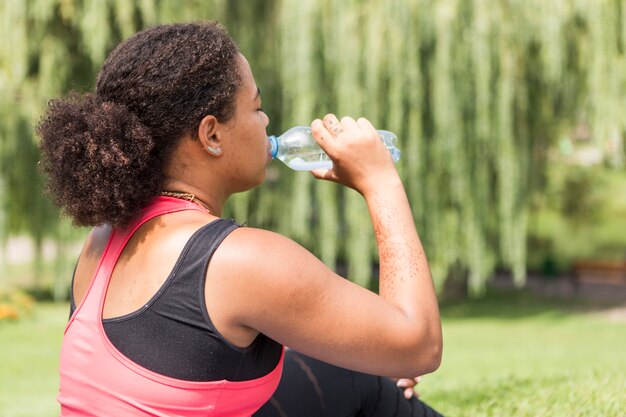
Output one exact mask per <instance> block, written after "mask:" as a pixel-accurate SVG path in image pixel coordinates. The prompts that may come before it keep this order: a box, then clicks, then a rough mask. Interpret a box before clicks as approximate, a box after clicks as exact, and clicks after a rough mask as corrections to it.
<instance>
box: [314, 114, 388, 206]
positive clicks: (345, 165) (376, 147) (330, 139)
mask: <svg viewBox="0 0 626 417" xmlns="http://www.w3.org/2000/svg"><path fill="white" fill-rule="evenodd" d="M311 132H312V134H313V137H314V138H315V140H316V141H317V143H318V144H319V145H320V146H321V148H322V149H323V150H324V151H325V152H326V153H327V154H328V156H329V157H330V159H331V160H332V161H333V168H332V169H329V170H313V171H311V173H312V174H313V176H315V177H316V178H318V179H325V180H329V181H333V182H337V183H339V184H342V185H345V186H346V187H350V188H353V189H355V190H356V191H358V192H359V193H361V194H362V195H364V196H365V195H367V194H368V193H369V192H371V191H372V190H374V189H376V188H377V187H380V186H386V187H388V186H390V185H393V184H394V183H399V182H400V178H399V176H398V172H397V171H396V168H395V166H394V164H393V160H392V158H391V155H390V153H389V152H388V151H387V149H386V147H385V145H384V142H383V141H382V140H381V139H380V136H379V135H378V132H377V131H376V129H375V128H374V126H372V124H371V123H370V122H369V120H367V119H365V118H360V119H358V120H356V121H355V120H354V119H352V118H351V117H344V118H342V119H341V121H339V120H338V119H337V117H336V116H335V115H334V114H327V115H326V116H325V117H324V120H323V121H322V120H319V119H316V120H314V121H313V123H312V124H311Z"/></svg>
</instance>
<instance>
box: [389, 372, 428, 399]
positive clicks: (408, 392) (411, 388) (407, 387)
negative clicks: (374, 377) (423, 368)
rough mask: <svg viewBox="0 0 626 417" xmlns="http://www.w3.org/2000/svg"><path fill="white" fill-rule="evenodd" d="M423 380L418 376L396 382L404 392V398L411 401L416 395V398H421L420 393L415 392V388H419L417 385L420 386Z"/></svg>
mask: <svg viewBox="0 0 626 417" xmlns="http://www.w3.org/2000/svg"><path fill="white" fill-rule="evenodd" d="M421 380H422V377H421V376H418V377H416V378H400V379H397V380H395V381H396V385H397V386H398V388H402V390H403V392H404V398H406V399H407V400H410V399H411V397H412V396H413V395H415V396H416V397H419V396H420V395H419V393H418V392H417V391H415V387H416V386H417V384H419V382H420V381H421Z"/></svg>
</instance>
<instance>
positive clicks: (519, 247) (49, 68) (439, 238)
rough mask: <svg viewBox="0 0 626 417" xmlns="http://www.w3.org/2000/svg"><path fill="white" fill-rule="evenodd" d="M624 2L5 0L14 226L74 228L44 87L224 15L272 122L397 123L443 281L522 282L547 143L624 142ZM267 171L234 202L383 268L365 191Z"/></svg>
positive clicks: (4, 222) (9, 201) (41, 232)
mask: <svg viewBox="0 0 626 417" xmlns="http://www.w3.org/2000/svg"><path fill="white" fill-rule="evenodd" d="M625 3H626V2H625V1H622V0H611V1H608V0H607V1H604V0H599V1H596V0H567V1H560V2H546V1H543V0H526V1H510V0H509V1H505V0H490V1H482V0H474V1H470V0H437V1H434V0H391V1H389V0H385V1H383V0H369V1H360V0H319V1H303V0H256V1H243V0H240V1H226V0H213V1H210V2H206V1H186V2H179V1H175V0H161V1H159V0H141V1H136V2H130V1H126V0H102V1H97V0H93V1H87V0H84V1H79V0H28V1H24V2H20V1H4V2H2V3H0V18H1V19H2V27H1V28H0V31H2V36H1V37H0V90H1V92H2V94H1V96H0V114H2V126H0V135H1V142H0V158H1V161H2V165H1V168H0V192H1V193H2V194H1V196H0V200H1V202H2V205H3V207H4V209H3V216H0V237H2V236H3V239H6V236H7V235H8V233H19V232H27V233H29V234H31V235H32V236H33V237H34V239H39V240H41V239H42V238H43V237H44V236H47V235H50V236H53V237H54V236H57V238H58V236H60V235H61V234H60V233H59V230H67V222H59V221H57V220H56V219H57V217H56V216H55V215H53V214H51V213H53V211H52V208H51V207H50V206H49V205H48V203H47V202H45V200H44V199H43V197H41V195H40V191H39V187H40V183H39V180H38V179H37V178H38V176H37V175H36V173H35V161H36V160H37V153H36V144H37V139H36V138H35V137H34V136H33V128H32V126H33V122H34V121H35V120H36V118H37V116H38V114H40V113H41V111H42V110H43V108H44V106H45V102H46V101H47V100H48V99H50V98H51V97H53V96H56V95H58V94H60V93H63V92H66V91H68V90H69V89H75V90H87V89H91V88H92V87H93V80H94V78H95V74H96V71H97V69H98V67H99V66H100V65H101V63H102V60H103V59H104V57H105V56H106V53H107V52H108V51H109V50H110V49H111V48H112V47H113V46H114V45H115V44H116V43H118V42H119V41H120V40H122V39H124V38H126V37H128V36H129V35H130V34H132V33H134V32H135V31H137V30H140V29H141V28H143V27H146V26H150V25H154V24H157V23H167V22H174V21H185V20H197V19H218V20H220V21H222V22H223V23H224V24H225V25H226V26H227V28H228V29H229V31H230V32H231V33H232V34H233V36H234V37H235V39H236V40H237V41H238V43H239V45H240V46H241V49H242V51H243V52H244V54H246V56H247V57H248V58H249V60H250V62H251V64H252V67H253V70H254V71H255V75H256V78H257V83H258V84H259V85H260V87H261V89H262V91H263V101H264V107H265V108H266V109H267V110H268V113H269V115H270V118H271V119H272V123H271V124H270V127H269V130H270V131H271V132H270V133H280V132H282V131H283V130H285V129H286V128H288V127H290V126H292V125H296V124H308V123H310V121H311V120H312V119H313V118H314V117H320V116H322V115H323V114H325V113H326V112H329V111H332V112H335V113H337V114H339V115H344V114H349V115H354V116H360V115H363V116H366V117H368V118H370V119H371V120H372V121H373V122H374V124H375V125H377V126H379V127H381V128H385V129H388V130H392V131H394V132H396V133H397V135H398V137H399V140H400V147H401V149H402V150H403V155H402V160H401V162H400V163H399V164H398V169H399V171H400V173H401V175H402V177H403V179H404V182H405V185H406V188H407V192H408V195H409V199H410V201H411V203H412V207H413V210H414V211H413V213H414V217H415V220H416V222H417V225H418V230H419V231H420V234H421V236H422V239H423V240H424V245H425V247H426V249H427V252H428V254H429V258H430V260H431V266H432V270H433V275H434V278H435V281H436V283H437V285H438V287H440V288H441V286H442V284H443V283H444V281H445V280H446V279H461V280H463V281H464V282H467V283H468V284H469V289H470V291H471V292H472V293H480V292H481V291H482V289H483V288H484V284H485V281H486V279H487V277H489V276H490V275H491V273H492V272H493V270H494V268H496V267H502V268H507V269H509V270H510V271H512V273H513V275H514V277H515V279H516V281H517V282H518V283H520V284H521V283H523V280H524V278H525V274H526V271H525V257H526V225H527V221H528V220H527V219H528V213H529V209H530V207H531V203H532V201H533V198H534V196H536V195H537V193H540V192H541V191H542V187H543V183H544V172H545V164H546V152H547V149H548V148H549V147H550V146H551V145H552V143H553V142H554V141H555V139H556V138H558V137H559V136H560V135H562V134H563V132H565V131H566V130H567V129H570V128H571V127H572V126H573V125H575V124H576V123H579V122H580V121H585V122H587V123H588V124H589V125H590V126H591V128H592V130H593V137H594V138H595V139H596V140H598V141H601V142H603V143H604V141H612V143H613V147H614V148H619V147H623V139H622V134H623V132H624V127H625V123H626V120H625V116H624V111H623V110H624V106H623V105H622V102H623V96H624V92H626V80H625V77H626V63H625V56H624V48H625V45H626V9H625V6H626V4H625ZM618 150H619V149H618ZM623 156H624V153H623V151H621V150H619V151H618V152H613V153H612V154H611V155H609V158H608V159H609V160H608V161H607V162H609V163H611V164H614V165H620V164H623ZM268 177H269V179H268V182H267V184H265V185H264V186H263V187H261V188H260V189H257V190H254V191H251V192H248V193H245V194H241V195H238V196H236V197H235V198H234V199H233V202H232V204H231V205H230V207H229V210H230V211H229V213H228V214H229V215H231V216H233V217H235V218H236V219H237V220H238V221H240V222H247V223H248V224H251V225H254V226H260V227H268V228H272V229H274V230H278V231H280V232H282V233H285V234H287V235H289V236H291V237H293V238H294V239H296V240H298V241H300V242H301V243H302V244H304V245H305V246H307V247H309V248H310V249H311V250H313V251H314V252H315V253H317V254H318V255H319V256H320V257H321V258H322V260H324V262H326V263H327V264H328V265H329V266H331V267H336V266H337V265H346V266H347V269H348V275H349V277H351V278H352V279H354V280H356V281H357V282H359V283H361V284H362V285H371V284H372V281H371V278H372V276H375V268H373V267H372V266H373V265H374V263H375V260H376V259H377V258H376V247H375V245H374V239H373V236H372V229H371V227H370V225H369V219H368V214H367V211H366V208H365V205H364V203H363V201H362V199H361V198H359V196H358V195H356V193H354V192H352V191H350V190H345V189H341V188H339V187H337V186H335V185H333V184H328V183H323V182H318V181H314V180H312V177H311V176H310V175H308V174H306V173H295V172H291V171H289V170H288V169H287V168H285V167H282V166H280V165H276V166H272V167H271V168H270V172H269V175H268ZM66 234H67V233H66Z"/></svg>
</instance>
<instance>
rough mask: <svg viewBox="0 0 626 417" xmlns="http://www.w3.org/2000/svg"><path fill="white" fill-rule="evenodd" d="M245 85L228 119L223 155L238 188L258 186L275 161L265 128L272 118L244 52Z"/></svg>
mask: <svg viewBox="0 0 626 417" xmlns="http://www.w3.org/2000/svg"><path fill="white" fill-rule="evenodd" d="M238 60H239V71H240V75H241V86H240V88H239V91H238V92H237V96H236V98H235V114H234V115H233V117H232V118H231V119H230V120H229V121H228V122H226V123H225V129H224V142H223V143H222V150H223V152H224V153H223V155H222V158H228V160H229V162H230V163H229V165H230V166H231V167H232V170H230V171H231V175H232V176H233V178H232V179H233V180H234V181H233V182H232V184H234V186H235V188H236V189H235V190H233V191H234V192H239V191H244V190H248V189H250V188H253V187H256V186H257V185H259V184H261V183H262V182H263V181H264V180H265V175H266V169H267V165H268V164H269V163H270V162H271V160H272V159H271V156H270V149H269V141H268V140H267V133H266V132H265V128H266V127H267V125H268V124H269V118H268V117H267V115H266V114H265V113H264V112H263V110H262V109H261V96H260V90H259V88H258V87H257V85H256V82H255V81H254V76H253V75H252V70H251V69H250V65H249V64H248V61H247V60H246V58H245V57H244V56H243V55H241V54H240V55H239V57H238Z"/></svg>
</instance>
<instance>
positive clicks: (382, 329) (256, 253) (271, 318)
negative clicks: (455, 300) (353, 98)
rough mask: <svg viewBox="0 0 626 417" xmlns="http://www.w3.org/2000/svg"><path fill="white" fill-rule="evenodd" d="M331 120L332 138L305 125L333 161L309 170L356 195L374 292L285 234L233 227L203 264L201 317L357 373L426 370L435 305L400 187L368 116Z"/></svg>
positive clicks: (437, 331) (432, 357)
mask: <svg viewBox="0 0 626 417" xmlns="http://www.w3.org/2000/svg"><path fill="white" fill-rule="evenodd" d="M341 126H342V128H343V132H342V133H340V134H339V136H337V137H335V136H334V135H332V134H331V133H330V132H331V130H329V129H327V128H328V126H326V128H324V127H323V126H320V124H319V123H314V125H313V128H314V134H315V135H316V139H318V141H319V142H320V144H321V145H322V146H323V147H324V149H325V150H326V152H327V153H328V154H329V155H330V156H331V158H333V162H334V168H333V170H331V171H326V172H315V173H314V175H316V176H317V177H319V178H324V179H329V180H332V181H335V182H338V183H341V184H344V185H346V186H349V187H351V188H354V189H355V190H357V191H358V192H360V193H361V194H362V195H363V196H364V198H365V201H366V203H367V206H368V208H369V212H370V216H371V219H372V224H373V227H374V233H375V235H376V241H377V244H378V250H379V257H380V295H377V294H375V293H373V292H371V291H368V290H366V289H364V288H361V287H359V286H358V285H355V284H353V283H351V282H349V281H347V280H345V279H343V278H341V277H340V276H338V275H337V274H335V273H334V272H333V271H331V270H330V269H328V268H327V267H326V266H325V265H324V264H323V263H322V262H321V261H319V260H318V259H317V258H316V257H315V256H313V255H312V254H311V253H309V252H308V251H307V250H306V249H304V248H302V247H301V246H300V245H298V244H297V243H295V242H293V241H291V240H290V239H287V238H285V237H283V236H280V235H278V234H275V233H272V232H268V231H264V230H259V229H253V228H240V229H238V230H236V231H234V232H233V233H232V234H231V235H229V236H228V237H227V238H226V239H225V240H224V242H223V243H222V245H221V246H220V248H219V249H218V250H217V251H216V253H215V256H214V258H213V260H212V261H211V263H210V266H209V270H208V272H207V277H208V279H207V287H206V299H207V306H208V309H209V314H210V315H211V318H212V320H213V321H214V324H215V325H216V327H217V328H218V329H219V330H220V331H221V332H222V333H223V334H224V336H225V337H227V338H229V339H230V340H231V341H233V342H234V343H236V344H238V345H241V346H244V345H246V344H248V343H249V342H250V341H251V340H252V339H253V337H254V335H256V332H261V333H264V334H266V335H267V336H269V337H271V338H273V339H275V340H277V341H279V342H281V343H283V344H285V345H287V346H290V347H292V348H294V349H296V350H298V351H300V352H302V353H304V354H306V355H310V356H312V357H315V358H317V359H320V360H323V361H326V362H329V363H332V364H335V365H338V366H342V367H346V368H350V369H354V370H359V371H362V372H368V373H373V374H378V375H387V376H397V375H422V374H425V373H429V372H432V371H434V370H435V369H436V368H437V367H438V366H439V363H440V361H441V350H442V337H441V325H440V319H439V311H438V307H437V300H436V296H435V292H434V288H433V284H432V279H431V276H430V272H429V268H428V263H427V260H426V256H425V255H424V251H423V248H422V246H421V243H420V240H419V237H418V235H417V232H416V230H415V226H414V223H413V218H412V214H411V211H410V207H409V203H408V200H407V197H406V194H405V192H404V188H403V186H402V183H401V181H400V179H399V177H398V174H397V171H396V170H395V167H394V165H393V162H392V161H391V157H390V156H389V154H388V152H387V151H386V149H385V148H384V146H383V144H382V141H380V139H379V138H378V135H377V133H376V132H375V130H374V128H373V127H372V126H371V124H369V122H367V121H364V119H360V120H359V122H358V123H357V122H355V121H354V120H352V119H349V120H347V118H344V119H343V120H342V123H341ZM322 129H323V130H322Z"/></svg>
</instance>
